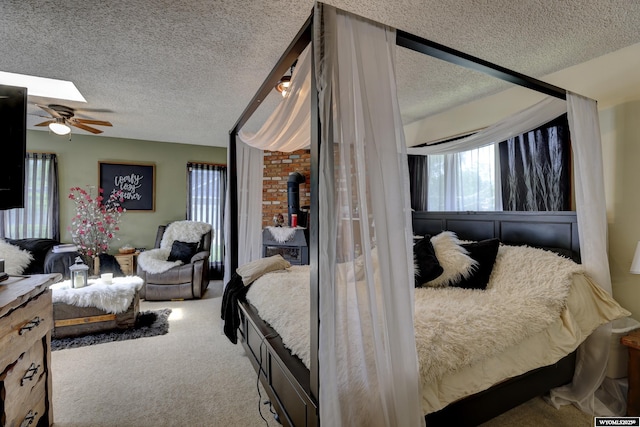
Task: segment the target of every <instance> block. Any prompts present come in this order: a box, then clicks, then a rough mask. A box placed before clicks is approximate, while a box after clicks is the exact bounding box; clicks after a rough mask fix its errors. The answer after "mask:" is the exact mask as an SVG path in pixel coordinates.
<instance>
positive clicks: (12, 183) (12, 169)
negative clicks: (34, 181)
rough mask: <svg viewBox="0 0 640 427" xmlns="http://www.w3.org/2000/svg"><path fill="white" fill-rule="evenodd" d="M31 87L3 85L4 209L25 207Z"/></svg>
mask: <svg viewBox="0 0 640 427" xmlns="http://www.w3.org/2000/svg"><path fill="white" fill-rule="evenodd" d="M26 150H27V88H24V87H16V86H4V85H0V153H2V156H0V158H1V159H0V209H2V210H4V209H12V208H22V207H24V168H25V163H24V162H25V160H24V159H25V155H26Z"/></svg>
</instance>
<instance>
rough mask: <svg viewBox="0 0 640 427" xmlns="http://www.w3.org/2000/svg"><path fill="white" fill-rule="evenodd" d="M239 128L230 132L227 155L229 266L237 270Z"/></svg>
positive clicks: (226, 237) (226, 238) (232, 269)
mask: <svg viewBox="0 0 640 427" xmlns="http://www.w3.org/2000/svg"><path fill="white" fill-rule="evenodd" d="M237 137H238V128H237V127H234V128H233V129H232V130H231V132H229V148H228V155H227V157H228V158H227V162H228V164H227V172H228V179H229V181H228V182H229V188H227V191H228V192H229V217H230V218H229V230H230V234H231V235H230V236H225V240H226V241H227V248H228V250H229V268H230V269H231V271H236V268H238V163H237V159H236V151H237V148H236V143H237Z"/></svg>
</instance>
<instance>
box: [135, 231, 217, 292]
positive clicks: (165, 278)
mask: <svg viewBox="0 0 640 427" xmlns="http://www.w3.org/2000/svg"><path fill="white" fill-rule="evenodd" d="M166 228H167V226H165V225H161V226H159V227H158V232H157V234H156V242H155V248H160V244H161V242H162V237H163V235H164V232H165V230H166ZM211 238H212V231H211V230H210V231H209V232H207V233H205V234H203V235H202V238H201V239H200V243H199V245H198V252H196V254H195V255H193V256H192V257H191V262H189V263H185V264H183V265H180V266H177V267H173V268H171V269H170V270H167V271H165V272H163V273H149V272H146V271H145V270H144V269H143V268H142V267H141V266H140V264H138V266H137V275H138V276H139V277H141V278H142V280H144V285H143V286H142V289H141V290H140V298H144V299H146V300H154V301H162V300H172V299H194V298H202V296H203V295H204V292H205V290H206V289H207V286H208V285H209V252H210V250H211Z"/></svg>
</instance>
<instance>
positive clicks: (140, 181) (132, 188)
mask: <svg viewBox="0 0 640 427" xmlns="http://www.w3.org/2000/svg"><path fill="white" fill-rule="evenodd" d="M155 175H156V165H155V164H153V163H124V162H123V163H117V162H98V183H99V185H100V188H102V189H103V190H104V197H105V198H106V197H108V195H109V194H111V193H112V192H114V191H118V190H120V191H122V197H123V199H124V201H123V202H122V207H123V208H126V209H127V210H128V211H155V210H156V196H155V195H156V191H155V185H156V176H155Z"/></svg>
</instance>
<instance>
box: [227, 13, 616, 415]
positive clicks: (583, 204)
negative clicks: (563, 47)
mask: <svg viewBox="0 0 640 427" xmlns="http://www.w3.org/2000/svg"><path fill="white" fill-rule="evenodd" d="M396 45H397V46H402V47H406V48H409V49H412V50H415V51H417V52H422V53H425V54H427V55H432V56H435V57H438V58H440V59H444V60H447V61H450V62H453V63H457V64H460V65H463V66H467V67H473V68H475V69H478V70H480V71H484V72H488V73H489V74H491V75H494V76H496V77H498V78H502V79H506V80H508V81H511V82H513V83H516V84H519V85H522V86H525V87H528V88H531V89H534V90H536V91H539V92H542V93H545V94H549V95H551V96H552V98H551V99H550V100H548V99H545V100H544V101H543V102H541V103H539V104H537V105H536V106H534V107H532V108H531V109H532V110H534V111H538V112H540V111H543V112H544V113H541V114H543V115H544V114H551V115H553V114H555V113H556V110H558V111H561V112H560V114H562V113H563V112H567V113H568V115H569V121H570V126H571V132H572V139H573V142H574V171H575V177H576V184H575V185H576V190H575V194H576V205H577V208H578V209H577V215H575V214H563V213H559V214H554V215H552V216H549V215H539V214H533V215H531V214H528V215H518V214H513V213H512V214H509V215H507V216H505V215H504V214H502V213H492V214H491V215H490V217H482V216H478V215H475V214H466V215H460V216H458V217H456V218H453V219H451V218H450V217H448V215H440V214H435V215H436V216H435V217H434V214H430V213H429V214H428V213H422V212H416V213H414V214H413V217H412V213H411V211H410V208H409V195H408V179H407V159H406V154H407V149H406V145H405V141H404V135H403V130H402V124H401V121H400V118H399V107H398V103H397V97H396V93H395V73H394V56H395V55H394V50H395V48H396ZM297 58H299V59H298V65H297V66H296V70H295V72H294V75H293V77H292V89H291V95H290V96H289V98H285V99H284V101H283V102H282V103H281V104H280V105H279V106H278V107H277V109H276V112H275V113H274V115H272V119H270V120H269V122H268V123H267V125H265V127H263V129H262V130H261V131H260V132H258V133H257V134H255V135H248V134H246V133H243V132H242V127H243V126H244V125H245V124H246V123H247V121H248V120H249V118H250V117H251V116H252V115H253V114H254V112H255V111H256V109H257V108H258V106H259V105H260V104H261V103H262V101H263V100H264V98H265V97H266V95H267V94H268V93H269V92H270V91H271V90H272V88H273V87H274V86H275V84H276V83H277V81H278V79H279V78H280V76H282V75H283V74H284V72H285V71H287V69H288V68H289V67H290V65H291V64H292V63H293V61H294V60H296V59H297ZM311 94H314V96H310V95H311ZM316 94H317V96H315V95H316ZM558 99H559V101H558ZM565 99H566V100H567V102H564V100H565ZM558 105H560V107H558ZM531 109H528V110H531ZM280 110H283V111H285V113H282V111H280ZM529 112H530V111H529ZM526 113H527V112H525V113H522V114H526ZM584 117H586V119H585V118H584ZM594 117H595V119H594ZM538 118H539V117H538ZM534 121H535V120H534ZM538 124H540V122H538V123H536V124H535V125H536V126H537V125H538ZM533 127H535V126H533ZM494 129H495V128H494V127H492V128H491V129H489V132H491V131H493V130H494ZM529 129H531V128H529ZM526 130H527V129H524V130H522V132H524V131H526ZM238 139H240V140H242V141H243V142H240V141H239V140H238ZM495 141H496V140H494V142H495ZM498 141H499V140H498ZM456 143H457V144H461V142H460V141H457V142H456ZM463 143H464V144H471V142H466V141H463ZM304 147H309V149H310V151H311V208H310V218H311V220H310V224H309V260H310V266H309V267H308V270H306V272H305V273H302V274H303V275H305V276H308V278H309V283H308V284H307V283H306V282H305V283H304V286H303V287H304V288H306V290H307V292H308V295H309V311H308V313H309V314H308V315H309V319H310V321H309V323H310V324H309V330H308V331H307V332H308V336H307V339H308V346H307V347H308V357H305V360H307V364H305V363H304V362H303V360H302V359H301V357H300V356H299V355H298V356H296V355H294V354H292V351H290V349H291V344H290V343H284V342H283V336H281V334H280V332H281V331H277V330H274V328H272V325H270V324H269V323H268V322H266V321H265V320H264V319H263V318H262V316H261V315H260V314H258V311H259V310H257V309H256V308H255V307H254V306H253V305H252V304H251V303H249V302H248V301H247V300H246V298H245V297H246V296H247V293H248V292H253V289H254V288H256V289H257V288H258V287H257V286H255V283H258V282H259V281H260V280H262V279H263V277H267V276H269V275H268V274H265V275H264V276H263V277H260V278H259V279H258V280H256V281H254V279H255V277H253V276H252V277H251V279H250V280H247V279H246V278H242V279H243V280H244V283H243V282H240V285H239V287H238V288H237V289H236V290H237V291H238V292H237V293H235V296H236V297H237V300H236V299H229V298H227V296H228V295H229V294H232V292H228V291H229V290H230V289H231V288H230V285H231V284H232V280H231V279H232V277H231V276H232V272H236V271H237V268H238V267H243V266H245V265H248V264H251V263H252V262H254V261H255V260H258V259H259V258H261V245H260V240H259V238H260V236H261V225H260V218H259V215H255V213H256V212H258V213H259V212H260V205H261V191H259V188H260V186H261V184H262V167H261V166H262V165H261V151H260V150H264V149H267V150H272V151H288V150H295V149H299V148H304ZM446 149H448V148H446ZM600 150H601V148H600V143H599V129H598V123H597V110H596V109H595V102H593V101H591V100H587V99H585V98H582V97H579V96H577V95H574V94H570V93H567V92H566V91H565V90H563V89H560V88H557V87H555V86H552V85H549V84H547V83H544V82H541V81H538V80H536V79H533V78H530V77H527V76H524V75H522V74H519V73H516V72H513V71H510V70H507V69H504V68H502V67H499V66H496V65H494V64H490V63H488V62H486V61H483V60H480V59H478V58H473V57H471V56H469V55H465V54H463V53H460V52H457V51H455V50H452V49H450V48H447V47H445V46H441V45H438V44H436V43H433V42H430V41H428V40H424V39H421V38H419V37H416V36H413V35H411V34H408V33H405V32H402V31H400V30H395V29H392V28H388V27H386V26H383V25H381V24H377V23H373V22H371V21H368V20H366V19H363V18H359V17H356V16H353V15H351V14H349V13H347V12H343V11H339V10H337V9H335V8H333V7H331V6H327V5H324V4H316V6H315V8H314V13H313V14H312V16H311V17H310V18H309V20H308V21H307V22H306V23H305V25H304V26H303V28H302V29H301V30H300V32H299V33H298V34H297V36H296V37H295V39H294V40H293V42H292V43H291V44H290V45H289V47H288V48H287V50H286V52H285V53H284V54H283V55H282V57H281V58H280V60H279V61H278V64H277V65H276V66H275V68H274V69H273V70H272V72H271V73H270V75H269V77H268V78H267V79H266V81H265V82H264V84H263V85H262V87H261V88H260V90H259V91H258V93H257V94H256V95H255V97H254V98H253V100H252V101H251V103H250V105H249V106H248V107H247V108H246V110H245V111H244V112H243V114H242V115H241V117H240V119H239V120H238V122H237V123H236V124H235V126H234V127H233V129H232V130H231V132H230V144H229V151H228V153H229V154H228V155H229V158H228V165H229V175H228V179H229V189H230V191H229V192H228V193H227V194H228V197H229V200H228V203H227V209H228V210H227V215H225V218H226V221H227V229H228V233H227V234H226V235H227V236H228V238H227V242H226V244H227V251H226V256H227V258H226V260H225V264H226V268H225V283H227V289H225V301H223V311H225V312H227V311H228V312H231V313H234V314H236V315H238V317H239V320H238V323H239V324H240V330H239V333H240V338H241V340H242V342H243V345H244V346H245V348H246V349H247V354H248V355H249V356H250V358H252V362H253V363H254V367H256V370H257V372H258V375H259V377H260V379H261V380H262V382H263V384H264V386H265V389H266V390H267V392H268V394H269V397H270V400H271V402H272V404H273V405H274V407H275V409H276V411H277V413H278V415H279V418H280V421H281V422H282V423H283V424H285V425H295V426H299V425H309V426H314V425H318V424H319V423H320V422H322V423H323V424H325V425H331V426H334V425H335V426H338V425H364V424H365V423H367V425H374V424H375V425H419V424H424V422H425V415H426V420H427V422H428V423H429V424H431V423H432V422H434V423H435V422H436V421H437V420H438V419H441V420H445V421H446V422H451V418H449V417H451V416H453V414H456V413H457V414H461V413H465V414H467V415H469V417H468V418H465V419H462V420H461V422H464V423H467V424H476V423H478V422H481V421H483V420H486V419H488V418H490V417H493V416H495V415H496V414H497V413H500V412H503V411H505V410H507V409H509V408H511V407H513V406H515V405H517V404H519V403H521V402H523V401H525V400H527V399H528V398H530V397H533V396H536V395H539V394H541V393H543V392H546V391H548V390H549V389H551V388H553V387H558V386H562V385H565V384H568V385H566V386H565V387H563V388H559V389H554V394H553V395H552V400H553V401H554V403H555V404H561V403H568V402H573V403H577V404H580V405H582V406H581V407H582V408H583V409H585V410H592V411H593V412H595V410H594V409H593V406H592V402H593V399H592V397H593V395H594V392H595V390H596V389H597V388H598V386H599V385H600V382H601V380H602V377H603V374H602V373H603V372H604V369H605V366H604V365H605V364H606V359H607V352H608V345H601V344H602V343H603V342H606V343H608V336H609V335H610V326H607V325H604V326H600V325H601V324H606V323H607V322H608V321H610V320H613V319H614V318H616V317H620V316H623V315H628V312H626V311H625V310H624V309H622V308H621V307H619V306H618V305H617V304H616V303H615V301H613V300H612V299H611V298H610V297H609V296H607V295H606V292H600V293H599V292H598V291H595V293H596V294H598V295H599V296H598V297H597V298H596V299H600V298H602V301H601V302H602V304H603V306H607V307H610V308H611V310H612V311H611V313H610V315H605V316H603V317H602V318H600V319H599V320H597V321H596V323H595V324H592V325H591V326H589V327H585V328H586V329H585V336H586V335H588V334H590V335H589V338H587V340H586V341H585V344H583V345H582V347H581V350H580V351H578V353H577V356H576V354H575V353H574V350H575V348H576V347H577V346H578V344H580V342H582V340H583V339H584V338H585V336H582V337H580V339H579V340H578V341H577V342H575V346H571V347H572V348H569V349H568V350H567V351H566V352H565V353H564V354H562V355H557V357H555V358H554V359H553V360H552V361H547V362H546V363H544V364H542V365H535V366H530V367H528V368H527V369H524V370H522V371H520V372H517V373H514V372H511V373H510V374H509V375H508V377H504V376H503V377H500V379H499V380H496V379H495V378H494V379H487V380H486V381H489V383H487V384H484V385H482V386H479V385H478V387H480V388H476V389H474V390H473V391H472V392H467V393H465V394H463V395H461V396H458V397H456V398H455V399H454V400H451V401H447V402H444V401H443V402H444V403H443V402H441V403H443V405H441V407H437V406H438V405H437V404H436V405H433V407H432V409H427V411H426V412H425V405H424V393H425V388H429V387H430V385H429V384H426V385H425V384H424V383H421V382H420V378H419V377H420V375H419V372H420V369H421V366H420V363H421V362H420V361H419V360H418V355H417V351H416V348H417V347H420V346H421V345H424V344H423V343H420V342H418V341H417V339H416V330H415V329H414V314H415V311H417V310H418V308H416V307H417V306H414V301H415V299H416V292H417V290H415V289H414V279H413V277H412V276H413V274H414V265H413V249H412V247H413V239H414V233H417V234H420V233H422V234H430V235H435V234H438V233H439V232H440V231H441V230H445V229H446V230H448V231H453V232H458V233H459V237H460V238H461V239H469V240H483V239H489V238H499V239H502V240H503V242H504V243H510V244H528V245H532V246H543V247H553V248H555V249H563V250H567V251H570V252H573V253H575V254H576V255H577V253H578V252H579V257H580V258H581V260H582V267H581V268H582V269H583V270H581V271H584V272H585V273H586V274H587V275H588V276H589V277H590V278H591V279H593V281H595V283H598V285H600V287H602V288H603V289H604V290H605V291H607V292H609V293H610V291H611V284H610V278H609V274H608V263H607V257H606V250H605V242H606V217H605V212H604V203H601V202H602V201H603V200H604V190H603V183H602V170H601V151H600ZM587 189H588V191H587ZM438 215H439V216H438ZM479 219H480V220H481V221H480V222H478V220H479ZM470 221H471V222H470ZM470 224H472V225H470ZM577 225H579V229H578V227H577ZM532 230H533V231H532ZM541 230H542V231H541ZM549 230H553V231H552V232H551V233H549ZM559 230H561V231H559ZM556 231H559V232H558V233H556ZM587 236H588V237H587ZM431 240H432V239H431ZM578 249H579V250H578ZM496 251H498V255H497V256H498V258H500V253H501V252H502V253H504V251H505V249H503V248H502V247H501V248H500V249H499V250H498V249H496ZM500 251H501V252H500ZM543 252H544V251H543ZM554 256H555V255H554ZM439 258H440V257H439ZM557 258H560V257H557ZM441 261H442V260H441ZM565 261H566V260H565ZM356 271H358V277H356V276H355V272H356ZM276 273H277V272H275V271H274V272H273V273H269V274H276ZM235 279H237V277H234V280H235ZM384 284H393V285H392V286H388V285H384ZM245 285H246V286H245ZM249 285H251V286H249ZM234 286H235V285H234ZM487 286H488V285H487ZM598 289H599V288H598ZM420 292H421V293H422V291H420ZM266 293H269V292H268V291H267V292H266ZM280 299H286V296H280ZM236 304H237V305H236ZM596 306H597V304H596ZM226 309H230V310H226ZM594 311H598V310H594ZM607 316H608V317H607ZM300 320H302V319H298V323H300V322H299V321H300ZM225 321H227V322H228V321H229V318H227V317H225ZM290 322H294V323H295V322H296V321H295V319H294V320H290ZM344 325H347V326H345V327H343V326H344ZM595 328H597V329H595ZM594 329H595V332H593V333H591V332H592V331H593V330H594ZM225 332H226V325H225ZM586 346H589V348H587V347H586ZM585 354H586V355H587V356H585ZM494 356H495V355H494ZM576 357H577V358H578V360H579V363H577V364H576V363H575V360H576ZM488 363H496V362H488ZM422 367H423V366H422ZM574 367H575V369H574ZM574 370H575V375H574ZM461 375H462V374H461ZM463 376H464V375H463ZM467 377H468V376H467ZM507 378H510V379H507ZM523 382H525V384H526V385H525V386H522V383H523ZM514 387H515V388H514ZM514 390H515V391H514ZM428 392H429V391H427V393H428ZM434 393H435V394H437V391H434ZM467 395H471V396H470V397H466V398H465V396H467ZM496 396H499V397H496ZM487 402H492V405H487ZM590 405H591V406H590ZM444 406H446V407H444ZM443 408H444V409H443ZM478 408H481V409H478ZM443 411H444V412H443ZM599 412H605V411H599ZM438 417H444V418H438Z"/></svg>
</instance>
